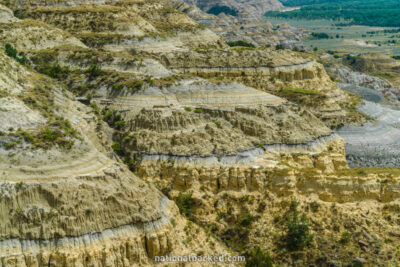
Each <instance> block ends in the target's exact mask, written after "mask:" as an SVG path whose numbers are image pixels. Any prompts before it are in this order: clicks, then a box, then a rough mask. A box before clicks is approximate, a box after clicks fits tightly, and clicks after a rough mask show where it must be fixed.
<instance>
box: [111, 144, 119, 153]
mask: <svg viewBox="0 0 400 267" xmlns="http://www.w3.org/2000/svg"><path fill="white" fill-rule="evenodd" d="M111 147H112V149H113V150H114V151H115V152H121V151H122V149H121V144H120V142H114V144H113V145H112V146H111Z"/></svg>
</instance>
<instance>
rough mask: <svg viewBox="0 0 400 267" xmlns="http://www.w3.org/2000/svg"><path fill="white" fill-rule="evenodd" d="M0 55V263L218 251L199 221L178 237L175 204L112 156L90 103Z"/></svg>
mask: <svg viewBox="0 0 400 267" xmlns="http://www.w3.org/2000/svg"><path fill="white" fill-rule="evenodd" d="M0 61H1V62H2V65H1V66H0V77H1V79H0V80H1V81H2V82H1V83H0V103H1V110H0V125H1V137H0V169H1V172H0V179H1V183H0V215H1V216H0V217H1V219H0V221H1V223H0V262H1V265H2V266H64V265H66V264H68V265H69V266H92V265H98V266H116V265H120V266H143V265H153V264H154V262H153V259H154V256H156V255H165V254H166V253H176V254H177V253H178V252H179V253H184V252H185V251H186V253H190V252H193V251H196V250H199V249H201V250H202V251H203V252H205V253H211V250H212V251H220V252H221V253H224V252H225V248H224V247H223V246H221V245H219V244H218V243H217V244H214V245H211V244H210V245H208V244H207V243H208V242H209V241H210V242H212V241H211V239H209V238H208V239H207V238H206V237H207V236H206V235H205V233H204V232H202V231H201V230H200V229H198V230H196V229H193V231H195V230H196V231H198V237H199V239H198V242H197V241H196V244H194V243H193V245H191V244H190V243H187V244H183V241H184V240H186V238H187V236H186V233H187V231H186V232H185V231H184V230H183V228H184V227H185V224H186V221H185V220H184V219H183V218H182V217H180V216H179V213H178V209H177V207H176V206H175V204H174V203H173V202H171V201H170V200H168V199H167V198H166V197H165V196H163V195H162V194H161V193H160V192H159V191H158V190H157V189H155V187H154V186H152V185H149V184H147V183H145V182H143V181H142V180H140V179H139V178H137V177H136V176H135V175H133V174H132V173H131V172H130V171H129V170H128V169H127V167H126V166H125V165H123V164H122V163H120V162H118V161H117V160H116V159H113V157H112V154H110V151H111V150H110V148H109V147H108V146H106V145H104V143H103V142H106V141H107V138H100V137H99V136H98V135H99V133H96V127H97V129H99V127H100V128H101V127H102V128H103V130H102V134H101V135H104V134H106V133H107V131H108V130H107V127H106V126H104V125H103V126H101V125H102V123H101V122H99V121H98V119H97V118H96V116H94V115H93V113H92V110H91V109H90V108H88V107H86V106H84V105H82V104H80V103H78V102H76V101H73V100H72V99H71V98H72V97H71V95H70V94H69V93H67V92H66V91H65V90H64V89H63V88H62V86H61V85H60V84H58V83H56V82H55V81H54V80H52V79H49V78H46V77H44V76H42V75H40V74H37V73H35V72H32V71H31V70H29V69H27V68H25V67H23V66H22V65H20V64H19V63H17V61H16V60H14V59H13V58H11V57H8V56H6V55H5V54H4V53H3V52H2V51H1V52H0ZM106 153H108V155H109V156H111V157H107V156H106ZM173 225H174V226H173ZM175 231H176V233H175ZM174 233H175V234H174ZM177 236H180V237H181V239H179V238H177ZM206 239H207V240H206ZM196 240H197V238H196ZM207 247H209V249H210V250H208V248H207ZM174 251H175V252H174ZM207 251H208V252H207Z"/></svg>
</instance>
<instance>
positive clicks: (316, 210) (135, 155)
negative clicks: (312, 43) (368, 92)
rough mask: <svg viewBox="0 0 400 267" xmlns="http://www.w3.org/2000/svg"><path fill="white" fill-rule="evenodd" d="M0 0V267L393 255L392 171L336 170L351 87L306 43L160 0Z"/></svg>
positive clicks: (396, 178) (320, 260) (397, 203)
mask: <svg viewBox="0 0 400 267" xmlns="http://www.w3.org/2000/svg"><path fill="white" fill-rule="evenodd" d="M238 2H239V1H238ZM1 3H2V4H4V5H1V6H0V17H1V18H2V20H1V22H0V44H1V47H5V46H6V45H7V44H8V45H7V47H8V50H7V51H8V52H7V51H6V52H7V55H6V54H5V52H4V51H3V50H0V105H1V106H0V131H1V135H0V215H1V216H0V266H155V265H157V266H165V265H166V264H165V263H162V264H161V263H157V262H155V261H154V259H155V258H154V257H155V256H161V255H189V254H190V255H193V254H194V255H228V254H231V255H245V256H246V257H247V262H246V263H243V262H242V263H232V265H234V266H244V265H247V266H257V265H255V264H256V263H257V262H258V263H259V264H261V265H259V266H272V265H271V263H270V262H271V261H272V262H274V264H280V265H281V266H349V265H350V266H352V265H353V264H364V265H366V266H368V265H369V266H385V264H387V263H388V262H391V263H393V264H399V262H400V259H399V254H398V252H397V249H398V245H399V243H400V230H399V225H400V217H399V212H400V200H399V198H400V188H399V182H400V172H399V171H398V170H397V169H385V168H355V169H350V168H349V167H348V164H347V161H346V151H345V142H344V140H343V139H342V138H341V137H340V136H339V135H337V134H336V133H335V132H334V130H335V129H336V128H338V127H341V126H343V125H346V126H351V125H355V124H359V123H362V122H365V121H366V117H365V116H363V115H361V114H360V113H359V112H357V110H356V105H357V104H359V103H361V100H360V99H359V98H358V97H356V96H355V95H354V94H350V93H347V92H345V91H342V90H340V89H339V87H338V86H337V84H336V83H334V82H333V81H332V80H331V79H330V77H329V76H328V74H327V73H326V72H325V70H324V67H323V66H322V65H321V64H319V63H317V62H316V61H315V60H313V58H312V57H311V56H310V55H307V54H305V53H296V52H291V51H288V50H275V49H273V48H257V49H245V48H238V47H236V48H230V47H228V45H227V44H226V43H225V41H224V40H223V39H222V38H221V37H220V36H219V35H217V34H215V33H214V32H212V31H211V30H210V29H208V28H206V27H204V26H203V25H201V24H198V23H196V22H195V21H193V20H192V19H191V18H189V17H188V16H187V15H186V14H185V13H182V12H180V11H178V10H176V9H174V8H173V7H172V6H171V5H173V3H171V5H169V4H170V3H169V2H168V1H141V0H131V1H113V2H103V1H56V2H54V1H39V0H38V1H7V2H5V1H3V2H1ZM5 5H7V6H8V7H5ZM13 14H14V15H15V16H14V15H13ZM3 18H5V19H3ZM10 46H11V47H12V48H15V49H16V50H17V51H18V53H17V54H16V55H13V53H10ZM293 227H295V228H293ZM293 229H295V231H294V232H293V231H292V230H293ZM182 264H183V263H182ZM225 264H226V263H220V265H221V266H225ZM176 265H177V266H182V265H178V264H176ZM188 265H193V266H196V265H197V266H214V263H192V264H188Z"/></svg>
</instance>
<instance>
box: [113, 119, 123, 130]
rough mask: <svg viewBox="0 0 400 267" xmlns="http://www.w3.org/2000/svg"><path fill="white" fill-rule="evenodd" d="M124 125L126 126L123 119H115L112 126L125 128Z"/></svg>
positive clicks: (120, 128) (118, 128) (117, 128)
mask: <svg viewBox="0 0 400 267" xmlns="http://www.w3.org/2000/svg"><path fill="white" fill-rule="evenodd" d="M125 126H126V122H125V121H117V122H115V123H114V127H115V129H116V130H122V129H123V128H125Z"/></svg>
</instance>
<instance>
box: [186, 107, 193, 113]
mask: <svg viewBox="0 0 400 267" xmlns="http://www.w3.org/2000/svg"><path fill="white" fill-rule="evenodd" d="M184 109H185V111H187V112H190V111H192V108H191V107H184Z"/></svg>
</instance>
